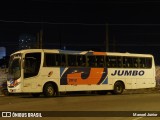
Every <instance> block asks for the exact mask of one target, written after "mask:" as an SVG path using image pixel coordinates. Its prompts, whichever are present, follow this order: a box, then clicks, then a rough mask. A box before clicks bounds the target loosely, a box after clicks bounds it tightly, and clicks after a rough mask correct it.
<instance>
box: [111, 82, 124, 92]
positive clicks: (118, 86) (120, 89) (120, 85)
mask: <svg viewBox="0 0 160 120" xmlns="http://www.w3.org/2000/svg"><path fill="white" fill-rule="evenodd" d="M123 90H124V84H123V83H122V82H116V83H115V84H114V89H113V91H112V94H114V95H120V94H122V93H123Z"/></svg>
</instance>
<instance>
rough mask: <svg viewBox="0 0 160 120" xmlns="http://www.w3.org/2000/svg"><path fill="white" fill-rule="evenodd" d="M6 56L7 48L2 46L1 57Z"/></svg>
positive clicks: (0, 48) (0, 49)
mask: <svg viewBox="0 0 160 120" xmlns="http://www.w3.org/2000/svg"><path fill="white" fill-rule="evenodd" d="M5 56H6V48H5V47H0V59H2V58H3V57H5Z"/></svg>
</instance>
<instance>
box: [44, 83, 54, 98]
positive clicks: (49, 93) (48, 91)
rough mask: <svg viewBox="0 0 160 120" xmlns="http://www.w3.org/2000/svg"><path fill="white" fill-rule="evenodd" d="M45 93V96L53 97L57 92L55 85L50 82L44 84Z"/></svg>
mask: <svg viewBox="0 0 160 120" xmlns="http://www.w3.org/2000/svg"><path fill="white" fill-rule="evenodd" d="M43 94H44V96H45V97H53V96H55V94H56V92H55V89H54V87H53V85H52V84H50V83H47V84H46V85H45V86H44V89H43Z"/></svg>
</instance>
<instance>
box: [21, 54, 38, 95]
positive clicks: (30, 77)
mask: <svg viewBox="0 0 160 120" xmlns="http://www.w3.org/2000/svg"><path fill="white" fill-rule="evenodd" d="M40 61H41V54H40V53H28V54H26V55H25V59H24V69H23V70H24V72H23V73H24V75H23V76H24V82H23V83H24V84H23V88H24V92H31V91H33V89H35V92H36V90H37V91H38V90H39V89H40V88H39V89H37V88H38V82H39V81H38V73H39V69H40V63H41V62H40Z"/></svg>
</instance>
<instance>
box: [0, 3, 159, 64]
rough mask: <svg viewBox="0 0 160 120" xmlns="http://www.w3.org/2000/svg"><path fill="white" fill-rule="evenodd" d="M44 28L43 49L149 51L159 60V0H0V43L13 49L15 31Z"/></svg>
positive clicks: (16, 43) (9, 49)
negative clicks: (107, 42) (1, 0)
mask: <svg viewBox="0 0 160 120" xmlns="http://www.w3.org/2000/svg"><path fill="white" fill-rule="evenodd" d="M40 30H43V48H49V49H53V48H58V49H63V47H64V46H65V47H66V49H68V50H94V51H106V39H108V40H109V44H108V47H109V48H108V49H109V50H107V51H115V52H131V53H149V54H153V55H154V56H155V60H156V64H160V62H159V52H160V2H159V1H158V0H155V1H147V0H140V1H136V0H129V1H128V2H127V1H119V0H109V1H106V0H26V1H24V0H21V1H18V0H14V1H9V0H5V2H1V3H0V46H5V47H6V50H7V55H10V54H11V53H12V52H14V51H17V50H18V40H19V35H20V34H22V33H29V34H33V35H36V34H37V33H38V32H39V31H40Z"/></svg>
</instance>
